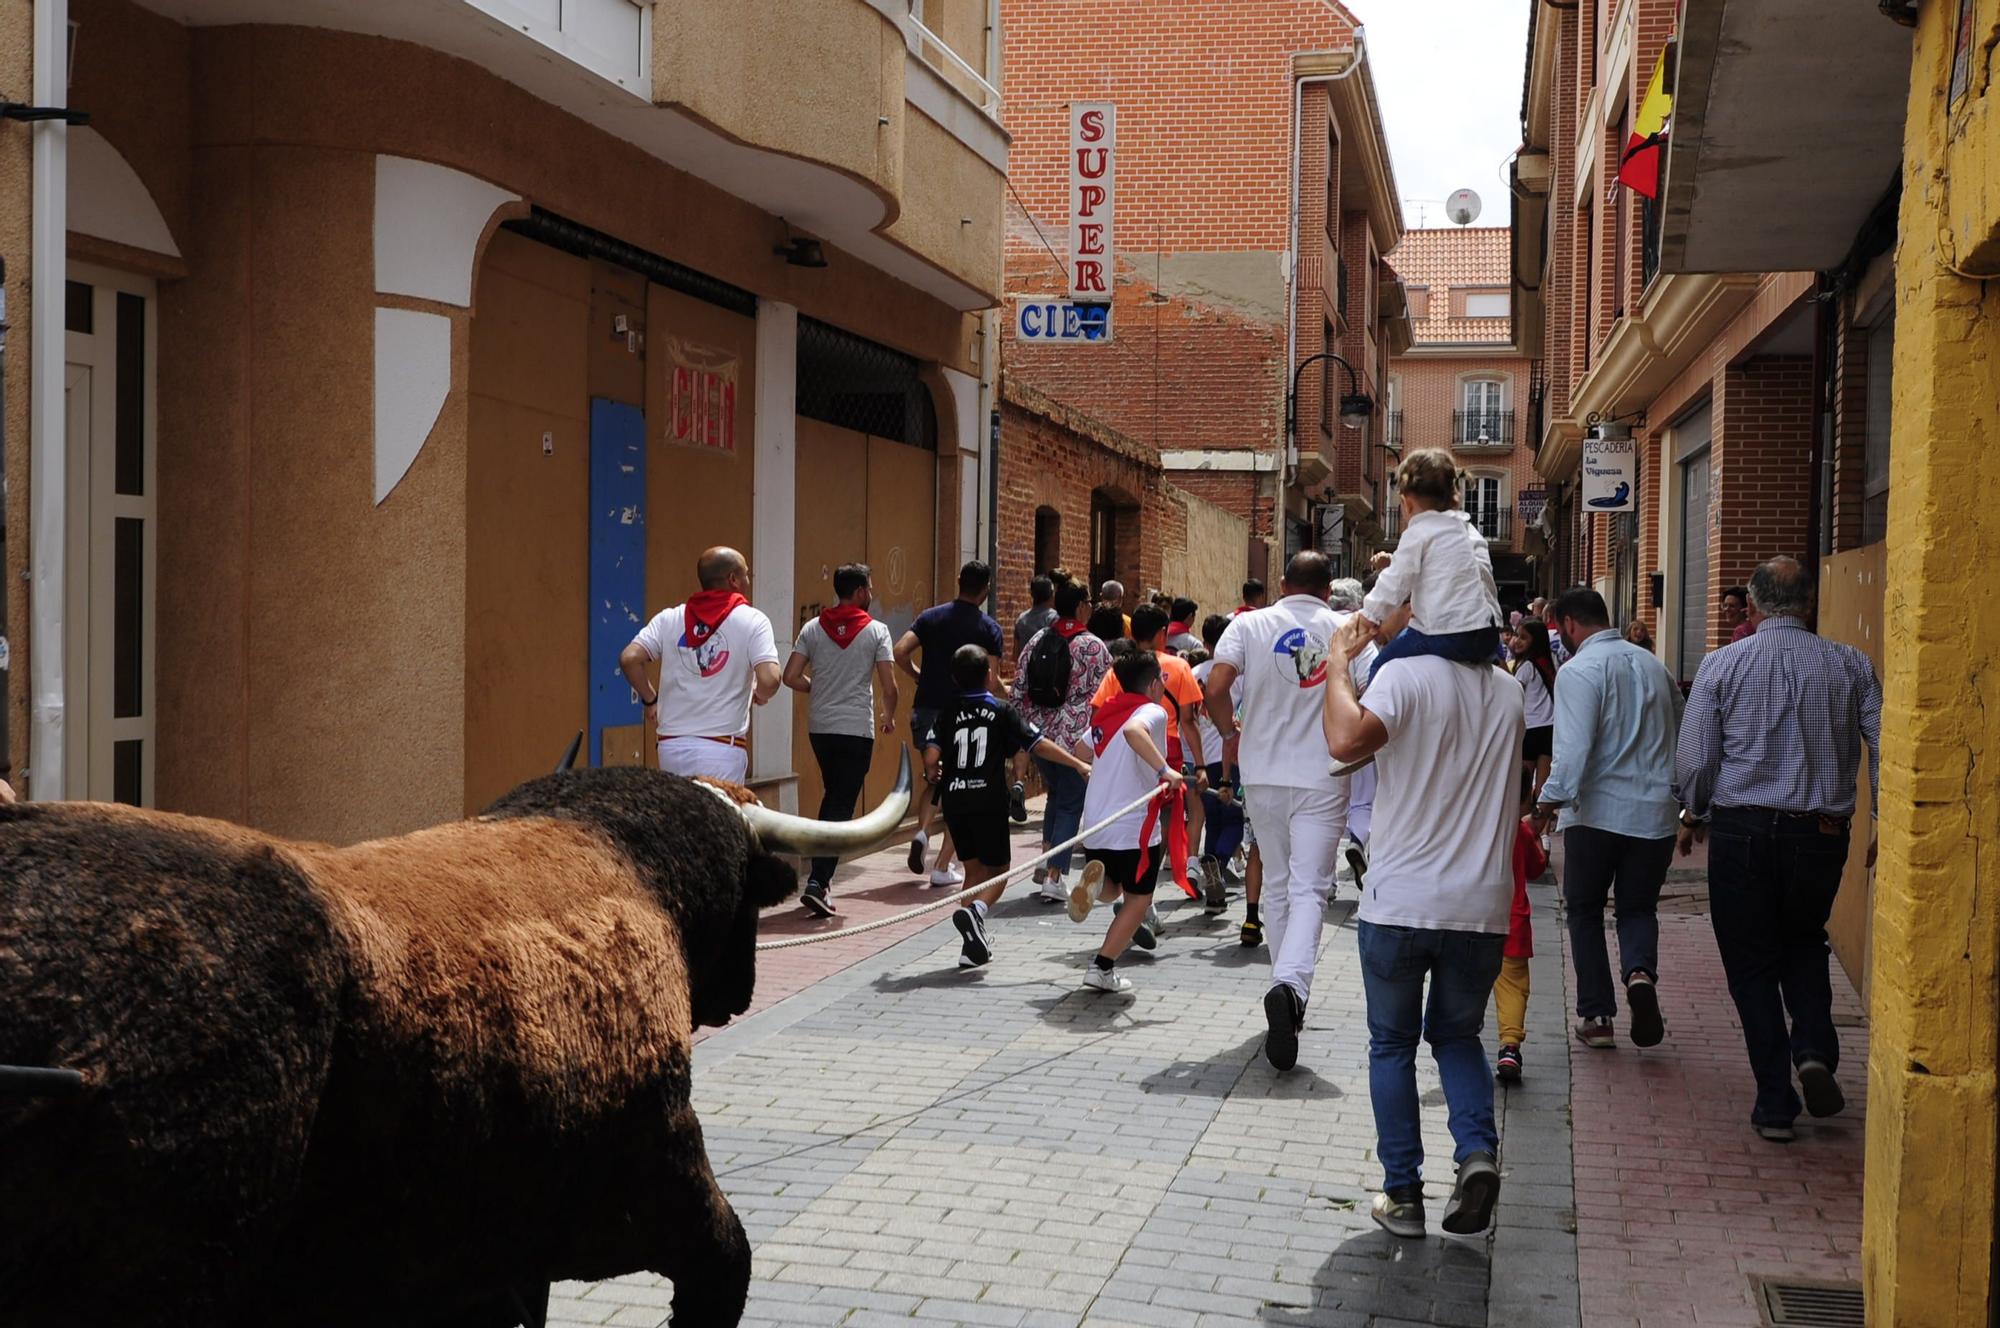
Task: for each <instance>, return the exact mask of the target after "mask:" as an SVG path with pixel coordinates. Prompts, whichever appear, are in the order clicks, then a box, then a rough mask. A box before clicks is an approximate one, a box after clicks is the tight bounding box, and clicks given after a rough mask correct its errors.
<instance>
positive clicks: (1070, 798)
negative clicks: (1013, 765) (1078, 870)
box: [1035, 756, 1084, 875]
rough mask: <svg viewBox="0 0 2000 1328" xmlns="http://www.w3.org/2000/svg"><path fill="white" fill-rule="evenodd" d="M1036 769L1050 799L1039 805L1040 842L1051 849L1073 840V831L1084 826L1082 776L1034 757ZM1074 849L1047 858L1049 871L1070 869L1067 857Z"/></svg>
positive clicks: (1051, 762) (1060, 871) (1062, 766)
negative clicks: (1040, 810) (1040, 815)
mask: <svg viewBox="0 0 2000 1328" xmlns="http://www.w3.org/2000/svg"><path fill="white" fill-rule="evenodd" d="M1035 769H1037V770H1039V771H1041V772H1042V787H1044V788H1046V789H1047V790H1048V791H1049V800H1048V802H1047V803H1046V804H1045V805H1044V806H1043V808H1042V843H1043V845H1044V846H1045V847H1049V848H1053V847H1054V846H1056V845H1057V844H1060V843H1062V842H1063V841H1064V840H1066V839H1074V838H1075V837H1076V832H1077V831H1078V830H1081V829H1082V828H1083V790H1084V783H1083V776H1082V775H1079V774H1078V773H1077V772H1076V771H1074V770H1072V769H1070V768H1069V767H1068V766H1066V765H1057V764H1056V763H1055V762H1054V761H1045V760H1043V759H1042V758H1041V757H1039V756H1037V757H1036V758H1035ZM1074 852H1075V850H1074V849H1065V850H1063V851H1062V852H1061V853H1058V854H1056V856H1055V857H1053V858H1050V859H1049V870H1050V871H1052V872H1056V873H1057V874H1059V875H1066V874H1068V872H1069V860H1070V857H1071V856H1072V854H1073V853H1074Z"/></svg>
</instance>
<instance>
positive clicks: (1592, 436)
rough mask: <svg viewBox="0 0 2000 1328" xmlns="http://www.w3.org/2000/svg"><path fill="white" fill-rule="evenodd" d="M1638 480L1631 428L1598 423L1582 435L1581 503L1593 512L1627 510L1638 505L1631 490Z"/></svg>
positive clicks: (1636, 450) (1636, 456) (1635, 447)
mask: <svg viewBox="0 0 2000 1328" xmlns="http://www.w3.org/2000/svg"><path fill="white" fill-rule="evenodd" d="M1637 480H1638V447H1637V445H1635V444H1634V443H1633V441H1632V430H1631V429H1629V428H1627V427H1626V426H1625V425H1622V424H1600V425H1597V426H1596V427H1594V428H1592V429H1591V430H1590V431H1589V432H1588V433H1585V434H1584V436H1583V505H1584V506H1585V507H1587V508H1589V509H1590V510H1591V511H1593V512H1631V511H1635V510H1637V508H1638V503H1637V502H1635V501H1634V500H1633V496H1632V495H1633V490H1634V488H1635V487H1636V485H1637Z"/></svg>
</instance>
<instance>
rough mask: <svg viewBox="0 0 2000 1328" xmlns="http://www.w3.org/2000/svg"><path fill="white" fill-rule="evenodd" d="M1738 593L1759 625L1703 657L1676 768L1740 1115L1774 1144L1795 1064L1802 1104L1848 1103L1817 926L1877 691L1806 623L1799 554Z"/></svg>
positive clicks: (1841, 864) (1807, 583) (1828, 1109)
mask: <svg viewBox="0 0 2000 1328" xmlns="http://www.w3.org/2000/svg"><path fill="white" fill-rule="evenodd" d="M1749 589H1750V604H1751V607H1752V609H1753V611H1754V615H1755V618H1756V622H1757V630H1756V631H1755V632H1754V633H1753V634H1751V635H1749V636H1746V637H1744V638H1743V639H1742V640H1741V641H1738V642H1736V643H1734V644H1732V645H1729V646H1725V647H1724V648H1723V649H1721V650H1718V651H1716V652H1715V653H1714V654H1713V655H1710V656H1709V657H1708V658H1707V659H1706V660H1703V661H1702V665H1701V669H1700V671H1699V672H1697V673H1696V674H1695V679H1694V690H1693V692H1692V693H1691V694H1690V695H1689V697H1688V709H1687V717H1686V722H1685V723H1684V724H1683V726H1682V728H1681V737H1680V749H1679V752H1678V755H1677V760H1676V762H1675V768H1676V772H1677V774H1678V775H1679V779H1680V787H1681V792H1682V794H1683V795H1684V796H1685V797H1686V799H1687V803H1688V808H1689V815H1690V818H1691V819H1695V820H1697V821H1698V822H1700V823H1705V824H1706V826H1707V830H1708V907H1709V919H1710V922H1711V923H1712V925H1713V926H1714V928H1715V943H1716V947H1717V948H1718V949H1719V950H1720V951H1721V952H1722V968H1723V972H1724V973H1726V974H1728V977H1729V994H1730V996H1731V997H1732V998H1733V999H1734V1000H1735V1002H1736V1012H1737V1014H1738V1016H1739V1017H1740V1018H1741V1019H1742V1021H1743V1042H1744V1045H1745V1047H1746V1048H1747V1049H1748V1051H1749V1053H1750V1068H1751V1071H1752V1072H1753V1073H1754V1074H1755V1075H1756V1076H1757V1099H1756V1103H1755V1105H1754V1106H1753V1107H1752V1108H1751V1111H1750V1121H1751V1124H1752V1126H1753V1127H1754V1128H1755V1129H1756V1131H1757V1133H1758V1134H1760V1135H1762V1136H1763V1137H1764V1138H1766V1139H1770V1140H1772V1141H1774V1142H1780V1143H1782V1142H1785V1141H1788V1140H1790V1139H1791V1138H1792V1122H1793V1121H1794V1120H1795V1119H1797V1117H1798V1114H1799V1095H1798V1094H1797V1093H1796V1092H1794V1091H1793V1090H1792V1074H1793V1071H1794V1070H1796V1071H1797V1073H1798V1078H1799V1086H1800V1087H1801V1088H1803V1089H1804V1090H1805V1108H1806V1110H1807V1111H1809V1112H1811V1113H1812V1114H1813V1115H1815V1116H1831V1115H1834V1114H1835V1113H1837V1112H1838V1111H1840V1110H1841V1108H1842V1107H1844V1106H1845V1105H1846V1098H1845V1097H1844V1096H1843V1095H1842V1093H1841V1091H1840V1084H1839V1083H1838V1082H1837V1081H1836V1080H1835V1079H1834V1072H1835V1071H1836V1070H1838V1069H1839V1068H1840V1039H1839V1034H1838V1032H1837V1031H1836V1030H1835V1028H1834V1025H1833V987H1832V984H1831V982H1830V981H1829V979H1828V976H1827V953H1828V952H1827V944H1826V919H1827V915H1828V914H1829V913H1830V912H1831V911H1832V909H1833V897H1834V895H1835V893H1837V892H1838V891H1839V889H1840V877H1841V872H1842V870H1843V869H1844V868H1845V867H1846V865H1847V854H1848V849H1849V833H1850V824H1851V822H1852V820H1853V818H1854V793H1855V782H1856V775H1857V773H1858V771H1859V768H1860V765H1861V749H1862V747H1863V746H1864V745H1865V746H1866V747H1867V749H1868V782H1869V787H1870V788H1871V789H1874V788H1877V787H1879V785H1878V779H1879V766H1880V763H1881V748H1880V743H1881V734H1882V686H1881V684H1880V682H1878V681H1877V680H1876V677H1875V669H1874V666H1873V665H1872V664H1870V663H1869V661H1868V657H1867V656H1866V655H1864V654H1862V653H1861V652H1860V651H1859V650H1856V649H1855V648H1854V647H1852V646H1844V645H1840V644H1838V643H1836V642H1833V641H1825V640H1822V639H1820V638H1819V637H1818V636H1816V635H1814V634H1813V631H1812V629H1811V628H1809V627H1808V626H1806V622H1807V620H1808V618H1810V616H1811V614H1812V606H1813V587H1812V579H1811V577H1810V576H1809V575H1808V574H1807V572H1806V570H1805V569H1804V568H1803V567H1801V566H1800V565H1799V563H1798V562H1797V560H1795V559H1792V558H1774V559H1772V560H1771V561H1770V562H1767V563H1765V564H1764V565H1763V566H1761V567H1759V568H1758V569H1757V571H1756V572H1755V574H1753V575H1752V576H1751V578H1750V588H1749ZM1874 851H1875V844H1874V837H1873V835H1872V834H1871V835H1870V838H1869V844H1868V852H1869V855H1870V860H1871V861H1872V860H1873V855H1874ZM1787 1011H1789V1012H1790V1014H1791V1026H1790V1028H1789V1029H1787V1027H1786V1024H1785V1015H1786V1013H1787Z"/></svg>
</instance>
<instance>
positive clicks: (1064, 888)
mask: <svg viewBox="0 0 2000 1328" xmlns="http://www.w3.org/2000/svg"><path fill="white" fill-rule="evenodd" d="M1040 898H1042V899H1045V900H1047V901H1048V902H1049V903H1051V904H1066V903H1068V902H1069V886H1068V885H1067V884H1066V883H1065V882H1064V881H1063V878H1062V877H1060V876H1057V875H1055V874H1054V873H1050V875H1049V878H1048V879H1047V880H1046V881H1043V882H1042V893H1041V895H1040Z"/></svg>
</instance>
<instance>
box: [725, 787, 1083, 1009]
mask: <svg viewBox="0 0 2000 1328" xmlns="http://www.w3.org/2000/svg"><path fill="white" fill-rule="evenodd" d="M1041 839H1042V831H1041V812H1040V810H1039V808H1037V807H1034V806H1032V805H1031V806H1030V808H1029V816H1028V823H1027V824H1026V825H1025V826H1017V827H1015V834H1014V861H1015V863H1016V864H1017V865H1018V864H1021V863H1025V862H1027V860H1028V859H1029V858H1031V857H1033V856H1034V855H1035V854H1037V853H1040V852H1041ZM908 855H909V840H908V839H898V840H897V841H896V842H895V844H893V845H892V846H890V847H889V848H886V849H883V850H882V851H881V852H880V853H876V854H873V855H871V856H869V857H866V858H862V859H859V860H858V861H855V862H850V863H847V864H846V865H844V866H842V867H841V869H840V871H839V872H838V873H837V874H836V875H835V877H834V882H833V902H834V906H835V908H837V909H838V910H839V912H838V913H836V914H835V915H834V916H833V917H830V918H816V917H813V916H811V915H810V914H808V913H807V912H806V911H805V910H804V909H803V908H801V907H800V906H799V903H798V900H797V898H796V897H794V898H793V899H792V900H791V901H789V902H788V903H785V904H781V905H779V906H778V907H777V908H774V909H769V910H767V911H766V912H765V913H764V915H763V916H762V917H761V918H759V919H758V922H757V939H758V940H760V941H769V940H778V939H781V938H784V937H788V936H804V935H811V934H813V933H817V932H830V931H839V930H841V929H842V928H844V927H858V926H860V925H861V924H863V923H866V922H873V921H875V920H876V919H877V918H883V917H888V916H890V915H891V914H895V913H900V912H902V911H903V910H905V909H909V908H914V907H916V906H917V905H919V904H928V903H932V902H934V901H935V900H937V899H938V898H939V897H940V896H942V895H948V894H954V893H956V890H933V889H931V888H930V886H929V884H928V882H929V880H930V876H929V873H928V871H926V873H925V874H924V875H923V876H912V875H911V874H910V872H909V870H908V867H909V863H908V860H907V859H908ZM1079 869H1080V868H1079ZM963 888H964V887H963V886H960V887H958V889H963ZM1034 888H1035V887H1034V886H1033V885H1032V884H1030V883H1028V882H1027V881H1025V880H1024V881H1022V882H1021V883H1019V884H1017V885H1014V886H1012V887H1010V888H1009V890H1008V892H1007V897H1008V898H1010V899H1012V898H1014V897H1015V896H1016V895H1025V894H1027V893H1028V892H1029V891H1031V890H1033V889H1034ZM948 916H950V910H948V909H932V910H931V911H930V912H928V913H924V914H921V915H919V916H917V917H914V918H910V919H908V920H906V921H903V922H898V923H895V924H893V925H891V926H887V927H880V928H877V929H876V930H874V931H871V932H867V933H865V934H863V935H860V936H851V937H845V938H843V939H841V940H837V941H824V942H821V943H820V944H818V945H799V946H794V947H792V948H791V949H789V950H769V951H766V952H764V953H763V954H760V955H758V956H757V992H756V996H755V998H754V999H753V1000H752V1001H751V1003H750V1009H749V1010H748V1011H746V1012H745V1015H743V1016H738V1017H739V1018H742V1017H747V1015H751V1014H755V1013H757V1012H758V1011H759V1010H764V1009H768V1008H769V1007H770V1006H773V1005H776V1004H777V1003H778V1002H779V1001H782V1000H784V999H785V998H786V997H787V996H796V995H797V994H798V993H799V992H801V991H804V990H805V989H806V988H807V987H810V986H812V985H813V983H815V982H818V981H819V980H820V979H822V978H828V977H832V976H833V975H834V974H835V973H838V972H840V971H841V970H843V969H845V968H849V967H851V966H853V965H855V964H858V963H860V962H861V961H862V960H864V959H866V958H868V957H869V956H870V955H874V954H879V953H880V952H881V951H883V950H886V949H888V948H889V947H890V946H892V945H894V944H895V943H896V942H898V941H900V940H903V939H904V938H905V937H908V936H913V935H915V934H916V933H917V932H920V931H922V930H923V929H924V928H925V927H928V926H930V925H932V924H933V923H935V922H938V921H939V920H940V919H943V918H945V917H948ZM714 1031H715V1030H713V1029H708V1028H703V1029H697V1030H695V1039H696V1040H697V1041H699V1040H700V1039H701V1038H703V1037H705V1036H707V1035H708V1034H709V1033H711V1032H714Z"/></svg>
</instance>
